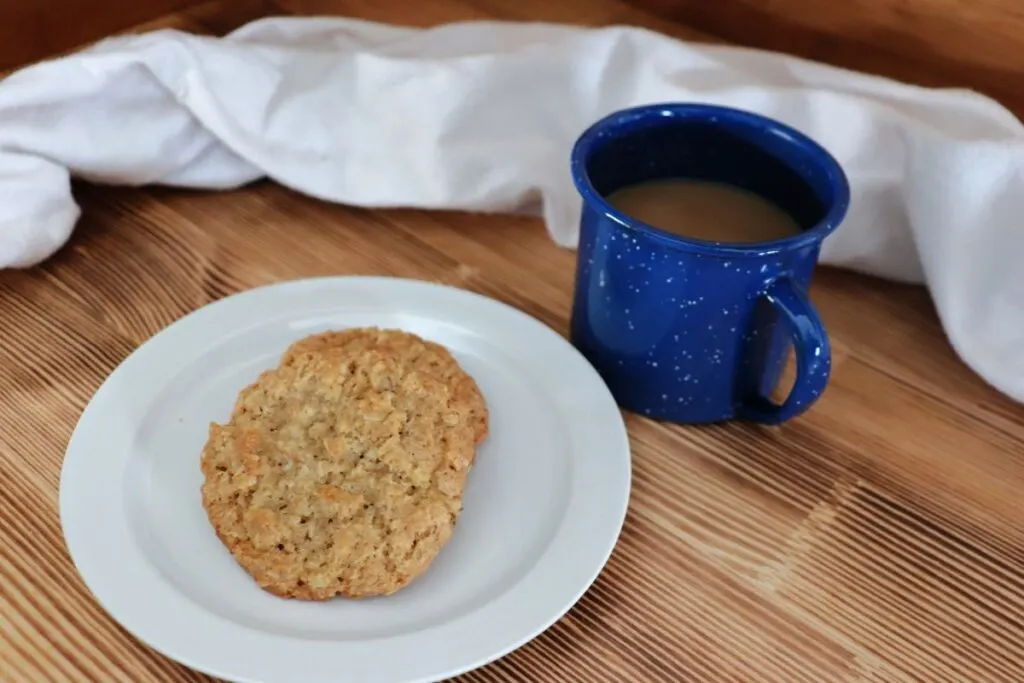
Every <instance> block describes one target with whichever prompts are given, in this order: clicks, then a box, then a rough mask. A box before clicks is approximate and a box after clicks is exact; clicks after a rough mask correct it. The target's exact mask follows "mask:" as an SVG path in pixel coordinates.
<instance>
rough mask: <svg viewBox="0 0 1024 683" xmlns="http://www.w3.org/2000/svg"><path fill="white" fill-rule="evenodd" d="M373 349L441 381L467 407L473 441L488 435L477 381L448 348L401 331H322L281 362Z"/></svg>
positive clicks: (292, 348)
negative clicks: (315, 354)
mask: <svg viewBox="0 0 1024 683" xmlns="http://www.w3.org/2000/svg"><path fill="white" fill-rule="evenodd" d="M370 349H374V350H377V351H381V352H382V353H386V354H388V355H391V356H393V357H395V358H398V359H399V360H400V361H401V362H403V363H406V364H408V365H409V366H410V367H412V368H414V369H416V370H418V371H420V372H425V373H428V374H430V375H433V376H434V377H437V378H438V379H440V380H443V381H444V382H445V383H446V384H448V386H449V387H450V388H451V389H452V390H453V391H454V392H455V394H456V395H457V396H458V397H459V399H460V400H461V401H462V402H463V403H465V404H466V405H468V406H469V411H470V415H469V419H470V420H472V422H473V424H474V425H475V431H476V442H477V443H478V444H479V443H481V442H482V441H483V440H484V438H485V437H486V436H487V427H488V415H487V403H486V401H485V400H484V397H483V395H482V394H481V393H480V389H479V387H477V384H476V382H475V381H474V380H473V378H472V377H470V376H469V375H468V374H466V372H465V371H464V370H463V369H462V368H461V367H460V366H459V363H458V361H456V360H455V358H453V357H452V355H451V353H449V352H448V349H446V348H444V347H443V346H441V345H440V344H435V343H434V342H429V341H426V340H424V339H421V338H420V337H418V336H416V335H414V334H411V333H409V332H403V331H402V330H386V329H384V330H382V329H379V328H376V327H359V328H351V329H347V330H340V331H332V332H323V333H320V334H314V335H312V336H309V337H305V338H303V339H300V340H298V341H297V342H295V343H293V344H292V345H291V346H290V347H288V349H287V350H286V351H285V354H284V358H283V359H282V360H281V364H282V365H289V364H291V363H293V362H294V361H295V359H296V358H298V357H300V356H301V355H302V354H303V353H306V352H311V351H312V352H333V351H335V350H337V351H340V352H342V353H360V352H362V351H367V350H370Z"/></svg>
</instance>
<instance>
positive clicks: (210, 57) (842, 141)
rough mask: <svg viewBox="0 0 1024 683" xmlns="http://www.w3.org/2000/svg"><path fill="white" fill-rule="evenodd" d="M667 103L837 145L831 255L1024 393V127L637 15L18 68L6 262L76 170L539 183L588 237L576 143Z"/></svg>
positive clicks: (2, 86) (544, 195)
mask: <svg viewBox="0 0 1024 683" xmlns="http://www.w3.org/2000/svg"><path fill="white" fill-rule="evenodd" d="M660 101H702V102H711V103H717V104H724V105H731V106H735V107H740V108H745V109H750V110H754V111H757V112H760V113H763V114H766V115H768V116H771V117H775V118H777V119H780V120H782V121H784V122H786V123H789V124H790V125H792V126H794V127H796V128H799V129H801V130H803V131H804V132H805V133H807V134H809V135H810V136H811V137H813V138H815V139H817V140H818V141H819V142H821V143H822V144H823V145H824V146H825V147H826V148H827V149H829V150H830V151H831V152H832V153H833V154H834V155H835V156H836V157H837V158H838V159H839V161H840V162H841V163H842V164H843V166H844V167H845V169H846V171H847V174H848V175H849V177H850V180H851V184H852V188H853V201H852V205H851V209H850V212H849V215H848V218H847V220H846V222H845V223H844V225H843V226H842V227H841V228H840V229H839V231H838V232H836V233H835V234H834V235H833V236H832V237H830V238H829V239H828V240H827V241H826V243H825V248H824V252H823V261H824V262H826V263H831V264H834V265H838V266H843V267H848V268H852V269H856V270H859V271H863V272H867V273H872V274H876V275H880V276H883V277H888V278H893V279H898V280H903V281H912V282H922V281H923V282H924V283H926V284H927V286H928V287H929V289H930V291H931V294H932V297H933V299H934V301H935V304H936V306H937V309H938V311H939V314H940V317H941V319H942V323H943V325H944V328H945V330H946V333H947V335H948V337H949V339H950V341H951V343H952V345H953V347H954V348H955V349H956V351H957V352H958V353H959V354H960V356H961V357H962V358H963V360H964V361H965V362H966V363H967V364H968V365H969V366H970V367H972V368H973V369H974V370H975V371H976V372H978V373H979V374H980V375H981V376H982V377H984V378H985V379H986V380H987V381H988V382H989V383H990V384H992V385H994V386H995V387H997V388H998V389H1000V390H1001V391H1003V392H1004V393H1006V394H1008V395H1010V396H1012V397H1014V398H1015V399H1017V400H1024V265H1022V264H1021V260H1022V259H1024V225H1022V224H1021V220H1022V216H1024V126H1022V125H1021V123H1020V122H1019V121H1017V119H1015V118H1014V117H1013V116H1012V115H1011V114H1010V113H1009V112H1008V111H1007V110H1006V109H1004V108H1002V107H1001V106H999V105H998V104H996V103H995V102H993V101H991V100H989V99H987V98H985V97H982V96H980V95H978V94H975V93H972V92H968V91H962V90H929V89H923V88H916V87H911V86H907V85H903V84H899V83H895V82H893V81H889V80H885V79H882V78H876V77H872V76H867V75H862V74H857V73H853V72H849V71H844V70H840V69H836V68H832V67H827V66H823V65H819V64H815V63H811V62H807V61H803V60H798V59H794V58H790V57H786V56H782V55H777V54H769V53H764V52H759V51H753V50H746V49H738V48H731V47H712V46H706V45H692V44H686V43H683V42H680V41H677V40H674V39H670V38H667V37H665V36H661V35H658V34H655V33H652V32H649V31H645V30H640V29H635V28H623V27H615V28H605V29H582V28H575V27H567V26H553V25H543V24H508V23H477V22H473V23H465V24H453V25H448V26H442V27H439V28H434V29H428V30H420V29H407V28H397V27H392V26H385V25H380V24H373V23H367V22H362V21H355V20H345V19H324V18H315V19H299V18H287V19H284V18H278V19H265V20H261V21H257V22H254V23H252V24H249V25H247V26H244V27H242V28H241V29H239V30H238V31H236V32H234V33H233V34H231V35H230V36H227V37H226V38H222V39H215V38H207V37H198V36H193V35H189V34H185V33H181V32H177V31H157V32H153V33H149V34H144V35H139V36H129V37H119V38H113V39H109V40H107V41H105V42H102V43H100V44H99V45H96V46H94V47H92V48H91V49H88V50H86V51H85V52H81V53H78V54H75V55H71V56H68V57H65V58H62V59H57V60H55V61H50V62H46V63H42V64H38V65H35V66H32V67H29V68H26V69H24V70H22V71H20V72H18V73H15V74H13V75H12V76H10V77H9V78H8V79H6V80H5V81H3V82H2V83H0V267H25V266H29V265H32V264H35V263H37V262H39V261H41V260H43V259H45V258H47V257H48V256H49V255H50V254H52V253H53V252H54V251H55V250H57V249H58V248H59V247H60V246H61V245H62V244H63V243H64V242H65V241H66V240H67V239H68V236H69V235H70V233H71V231H72V229H73V227H74V224H75V221H76V220H77V218H78V214H79V211H78V208H77V206H76V205H75V203H74V201H73V200H72V197H71V194H70V190H69V173H70V175H73V176H78V177H82V178H86V179H90V180H93V181H98V182H103V183H114V184H124V185H142V184H148V183H159V184H164V185H176V186H185V187H197V188H232V187H237V186H239V185H242V184H244V183H247V182H250V181H252V180H254V179H256V178H259V177H262V176H269V177H270V178H273V179H274V180H276V181H278V182H280V183H281V184H283V185H287V186H288V187H291V188H293V189H295V190H297V191H299V192H303V193H306V194H308V195H311V196H314V197H319V198H321V199H325V200H328V201H333V202H343V203H347V204H355V205H362V206H369V207H382V206H414V207H427V208H456V209H470V210H476V211H492V212H496V211H516V210H521V209H523V208H524V207H529V206H531V205H532V206H537V203H536V201H535V200H536V199H537V197H538V196H539V197H540V198H541V199H542V205H543V216H544V219H545V221H546V223H547V227H548V230H549V232H550V234H551V237H552V238H553V239H554V240H555V241H556V242H557V243H558V244H560V245H563V246H566V247H571V246H573V245H574V244H575V241H576V237H577V211H578V208H579V199H578V197H577V195H576V192H575V190H574V188H573V185H572V182H571V179H570V176H569V170H568V156H569V151H570V148H571V146H572V143H573V141H574V140H575V138H576V136H577V135H578V134H579V133H580V132H581V131H582V130H583V129H584V128H585V127H586V126H587V125H588V124H589V123H591V122H593V121H594V120H596V119H597V118H599V117H601V116H603V115H605V114H607V113H609V112H611V111H613V110H615V109H620V108H623V107H627V106H632V105H636V104H642V103H650V102H660ZM531 202H532V204H531ZM864 324H865V325H866V326H870V325H871V324H872V321H870V320H865V321H864ZM911 352H912V351H911V350H908V353H911Z"/></svg>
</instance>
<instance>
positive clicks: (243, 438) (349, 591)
mask: <svg viewBox="0 0 1024 683" xmlns="http://www.w3.org/2000/svg"><path fill="white" fill-rule="evenodd" d="M469 414H470V408H469V406H468V405H467V404H466V402H465V401H464V400H463V399H462V398H461V397H460V396H459V395H458V394H457V393H456V392H455V391H453V390H452V389H450V388H449V387H448V386H447V385H446V384H445V383H444V382H443V381H441V380H440V379H438V378H437V377H435V376H433V375H431V374H429V373H426V372H422V371H419V370H417V369H415V368H414V367H413V366H412V365H411V364H409V363H407V362H404V361H403V360H402V358H401V357H398V358H396V357H393V356H391V355H389V354H387V353H384V352H382V351H379V350H376V349H369V350H361V351H359V352H356V353H334V352H332V353H316V352H308V351H307V352H303V351H302V350H301V349H299V350H297V351H295V352H294V353H292V354H290V357H289V362H288V364H287V365H282V366H281V367H279V368H276V369H274V370H269V371H267V372H265V373H263V374H262V375H261V376H260V377H259V379H257V381H256V382H254V383H253V384H252V385H250V386H249V387H247V388H246V389H244V390H243V391H242V393H241V394H240V395H239V397H238V401H237V403H236V405H235V409H234V411H233V413H232V416H231V419H230V420H229V422H228V423H227V424H226V425H218V424H213V425H211V427H210V437H209V440H208V442H207V444H206V446H205V448H204V449H203V454H202V471H203V475H204V477H205V481H204V484H203V487H202V497H203V505H204V507H205V508H206V511H207V514H208V516H209V518H210V521H211V523H212V524H213V526H214V528H215V529H216V532H217V535H218V536H219V537H220V539H221V541H222V542H223V543H224V544H225V545H226V546H227V547H228V549H229V550H230V551H231V553H232V555H234V557H235V558H236V560H237V561H238V562H239V564H241V565H242V567H244V568H245V569H246V570H247V571H248V572H249V573H250V574H251V575H252V576H253V577H254V579H255V580H256V581H257V583H259V585H261V586H262V587H263V588H265V589H266V590H268V591H270V592H272V593H274V594H276V595H280V596H283V597H296V598H303V599H312V600H322V599H328V598H331V597H334V596H336V595H344V596H348V597H354V598H357V597H365V596H371V595H386V594H390V593H393V592H395V591H396V590H399V589H400V588H402V587H403V586H405V585H407V584H408V583H410V582H411V581H412V580H414V579H415V578H416V577H418V576H419V575H421V574H422V573H423V572H424V571H426V569H427V568H428V567H429V565H430V563H431V562H432V561H433V559H434V557H435V556H436V555H437V553H438V552H439V551H440V549H441V548H442V546H443V545H444V544H445V543H446V542H447V541H448V539H449V538H450V537H451V534H452V529H453V527H454V524H455V521H456V519H457V517H458V515H459V512H460V511H461V508H462V491H463V487H464V486H465V481H466V475H467V473H468V471H469V468H470V466H471V464H472V460H473V456H474V446H475V428H476V427H475V425H474V423H472V422H471V421H470V420H469V419H468V417H467V416H468V415H469Z"/></svg>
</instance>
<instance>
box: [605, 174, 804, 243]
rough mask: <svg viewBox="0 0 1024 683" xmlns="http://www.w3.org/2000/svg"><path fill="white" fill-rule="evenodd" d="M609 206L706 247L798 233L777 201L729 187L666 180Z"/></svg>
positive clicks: (628, 192)
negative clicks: (696, 241)
mask: <svg viewBox="0 0 1024 683" xmlns="http://www.w3.org/2000/svg"><path fill="white" fill-rule="evenodd" d="M607 201H608V202H609V203H610V204H611V205H612V206H614V207H615V208H616V209H618V210H619V211H621V212H623V213H625V214H626V215H628V216H630V217H632V218H635V219H637V220H640V221H643V222H644V223H646V224H648V225H650V226H653V227H655V228H658V229H660V230H663V231H665V232H669V233H672V234H674V235H680V236H682V237H692V238H694V239H699V240H705V241H708V242H732V243H743V242H768V241H771V240H778V239H783V238H786V237H792V236H793V235H796V234H797V233H799V232H800V226H799V225H798V224H797V222H796V221H795V220H794V219H793V217H792V216H790V215H789V214H788V213H786V212H785V211H783V210H782V209H781V208H779V207H778V206H777V205H776V204H774V203H773V202H771V201H769V200H767V199H765V198H764V197H761V196H760V195H758V194H755V193H753V192H750V191H748V190H744V189H742V188H738V187H734V186H732V185H727V184H725V183H717V182H711V181H706V180H693V179H689V178H663V179H658V180H650V181H646V182H642V183H637V184H635V185H628V186H626V187H623V188H621V189H618V190H616V191H615V192H613V193H611V194H610V195H608V197H607Z"/></svg>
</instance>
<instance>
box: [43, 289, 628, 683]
mask: <svg viewBox="0 0 1024 683" xmlns="http://www.w3.org/2000/svg"><path fill="white" fill-rule="evenodd" d="M363 325H378V326H382V327H398V328H402V329H405V330H407V331H410V332H414V333H416V334H419V335H421V336H422V337H425V338H428V339H431V340H433V341H436V342H439V343H441V344H443V345H445V346H447V347H448V348H449V349H450V350H451V351H452V352H453V354H454V355H455V356H456V358H457V359H458V361H459V363H460V364H462V366H463V367H464V368H465V369H466V371H467V372H469V373H470V374H471V375H472V376H473V377H474V378H475V379H476V381H477V382H478V384H479V385H480V389H481V391H482V392H483V394H484V396H485V397H486V399H487V403H488V408H489V410H490V419H491V432H490V435H489V436H488V438H487V440H486V441H485V442H484V444H483V445H482V446H481V448H480V450H479V452H478V455H477V461H476V463H477V464H476V465H475V466H474V468H473V470H472V471H471V473H470V478H469V484H468V486H467V489H466V494H465V498H464V511H463V513H462V516H461V517H460V519H459V525H458V528H457V529H456V531H455V535H454V536H453V538H452V540H451V542H450V543H449V544H448V545H447V546H446V547H445V548H444V550H442V552H441V554H440V555H439V556H438V558H437V560H436V561H435V562H434V564H433V566H432V567H431V568H430V570H429V571H428V572H427V573H426V574H425V575H424V576H422V577H421V578H420V579H419V580H418V581H416V582H414V583H413V584H412V585H411V586H409V587H408V588H406V589H404V590H402V591H400V592H399V593H396V594H395V595H392V596H390V597H385V598H374V599H369V600H360V601H352V600H344V599H337V600H333V601H329V602H323V603H311V602H301V601H294V600H283V599H280V598H276V597H274V596H272V595H270V594H269V593H266V592H264V591H262V590H261V589H260V588H258V587H257V586H256V584H255V583H254V582H253V581H252V580H251V579H250V578H249V576H248V575H247V574H246V573H245V572H244V571H243V570H242V569H241V568H240V567H239V566H238V565H237V564H236V563H235V562H234V560H233V559H232V557H231V555H230V554H228V552H227V550H225V548H224V547H223V546H222V545H221V544H220V542H219V541H218V540H217V537H216V536H215V535H214V532H213V529H212V528H211V526H210V524H209V522H208V521H207V518H206V514H205V512H204V511H203V508H202V505H201V502H200V493H199V487H200V483H201V481H202V476H201V474H200V472H199V453H200V450H201V449H202V446H203V443H204V442H205V440H206V436H207V428H208V425H209V423H210V421H211V420H217V421H223V420H225V419H226V418H227V416H228V415H229V413H230V410H231V407H232V405H233V403H234V399H235V396H236V394H237V393H238V391H239V390H240V389H242V388H243V387H244V386H245V385H247V384H248V383H250V382H251V381H253V380H254V379H255V378H256V376H257V375H258V374H259V373H260V371H262V370H264V369H266V368H268V367H271V366H273V365H275V364H276V363H277V361H278V359H279V358H280V355H281V353H282V351H283V350H284V349H285V347H286V346H287V345H288V344H289V343H290V342H292V341H293V340H295V339H297V338H299V337H303V336H305V335H308V334H312V333H314V332H318V331H322V330H324V329H329V328H344V327H354V326H363ZM629 488H630V455H629V444H628V440H627V437H626V429H625V426H624V424H623V422H622V417H621V415H620V413H619V410H618V408H617V407H616V405H615V402H614V400H613V399H612V397H611V395H610V394H609V392H608V389H607V388H606V387H605V385H604V383H603V382H602V381H601V379H600V378H599V377H598V375H597V373H596V372H595V371H594V370H593V368H591V366H590V365H589V364H588V363H587V362H586V361H585V360H584V359H583V357H582V356H580V355H579V353H577V352H576V350H575V349H574V348H573V347H572V346H571V345H570V344H569V343H568V342H566V341H565V340H564V339H562V337H560V336H559V335H558V334H556V333H555V332H553V331H552V330H550V329H549V328H547V327H545V326H544V325H542V324H541V323H539V322H538V321H536V320H534V319H533V318H531V317H529V316H527V315H525V314H523V313H521V312H519V311H517V310H515V309H513V308H510V307H509V306H506V305H504V304H501V303H498V302H496V301H492V300H490V299H486V298H484V297H482V296H478V295H476V294H472V293H470V292H466V291H463V290H459V289H454V288H450V287H443V286H440V285H434V284H430V283H425V282H416V281H411V280H398V279H391V278H373V277H365V278H364V277H338V278H322V279H311V280H301V281H295V282H287V283H283V284H278V285H272V286H268V287H262V288H259V289H254V290H251V291H248V292H245V293H242V294H238V295H235V296H232V297H228V298H226V299H223V300H221V301H218V302H216V303H213V304H211V305H209V306H206V307H205V308H202V309H200V310H198V311H196V312H194V313H192V314H190V315H188V316H186V317H184V318H182V319H181V320H179V321H177V322H175V323H174V324H173V325H171V326H170V327H168V328H167V329H166V330H164V331H163V332H161V333H160V334H158V335H156V336H155V337H153V338H152V339H150V340H149V341H148V342H146V343H145V344H143V345H142V346H141V347H140V348H139V349H138V350H137V351H135V353H133V354H132V355H131V356H129V357H128V358H127V359H126V360H125V361H124V363H122V364H121V366H120V367H118V368H117V369H116V370H115V371H114V372H113V373H112V374H111V375H110V377H109V378H108V379H107V381H106V382H105V383H104V384H103V386H102V387H100V389H99V391H97V392H96V395H95V396H94V397H93V399H92V401H91V402H90V403H89V405H88V406H87V407H86V409H85V412H84V413H83V414H82V417H81V419H80V420H79V423H78V426H77V427H76V428H75V432H74V434H73V435H72V437H71V442H70V444H69V445H68V450H67V455H66V457H65V460H64V468H63V471H62V472H61V482H60V516H61V524H62V525H63V528H64V537H65V540H66V542H67V545H68V549H69V550H70V553H71V557H72V559H73V560H74V562H75V565H76V566H77V567H78V571H79V572H80V573H81V575H82V578H83V579H84V581H85V583H86V585H87V586H88V587H89V589H90V590H91V591H92V593H93V595H94V596H95V597H96V599H97V600H98V601H99V603H100V604H101V605H102V606H103V607H104V608H105V609H106V610H107V611H108V612H109V613H110V614H111V616H113V618H114V619H116V620H117V621H118V622H120V623H121V624H122V625H123V626H124V627H125V628H126V629H127V630H128V631H130V632H131V633H133V634H134V635H135V636H137V637H138V638H139V639H140V640H142V641H143V642H145V643H146V644H148V645H150V646H151V647H152V648H154V649H155V650H158V651H159V652H162V653H163V654H165V655H167V656H168V657H171V658H173V659H176V660H178V661H180V662H182V663H184V664H186V665H188V666H190V667H193V668H195V669H198V670H200V671H203V672H206V673H209V674H212V675H214V676H219V677H221V678H226V679H229V680H232V681H239V682H248V683H255V682H257V681H258V682H260V683H294V682H295V681H302V682H303V683H319V682H321V681H323V682H325V683H326V682H328V681H329V682H330V683H343V682H345V681H359V682H360V683H409V682H412V681H417V682H418V681H435V680H439V679H443V678H447V677H449V676H454V675H457V674H459V673H462V672H465V671H468V670H470V669H473V668H475V667H478V666H481V665H483V664H486V663H487V662H490V661H493V660H494V659H497V658H498V657H501V656H502V655H504V654H506V653H508V652H510V651H512V650H514V649H515V648H517V647H519V646H520V645H522V644H524V643H525V642H527V641H528V640H530V639H531V638H533V637H535V636H537V635H538V634H540V633H541V632H542V631H544V629H546V628H547V627H548V626H550V625H551V624H553V623H554V622H555V621H556V620H558V619H559V617H561V616H562V615H563V614H564V613H565V612H566V611H568V609H569V608H570V607H572V605H573V604H574V603H575V602H576V601H577V600H578V599H579V598H580V596H581V595H582V594H583V593H584V591H586V589H587V588H588V587H589V586H590V584H591V583H592V582H593V581H594V579H595V578H597V575H598V573H599V572H600V571H601V568H602V567H603V566H604V564H605V562H606V561H607V559H608V556H609V555H610V554H611V551H612V548H613V547H614V545H615V542H616V540H617V539H618V535H619V531H620V529H621V527H622V523H623V520H624V518H625V513H626V506H627V502H628V498H629Z"/></svg>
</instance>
